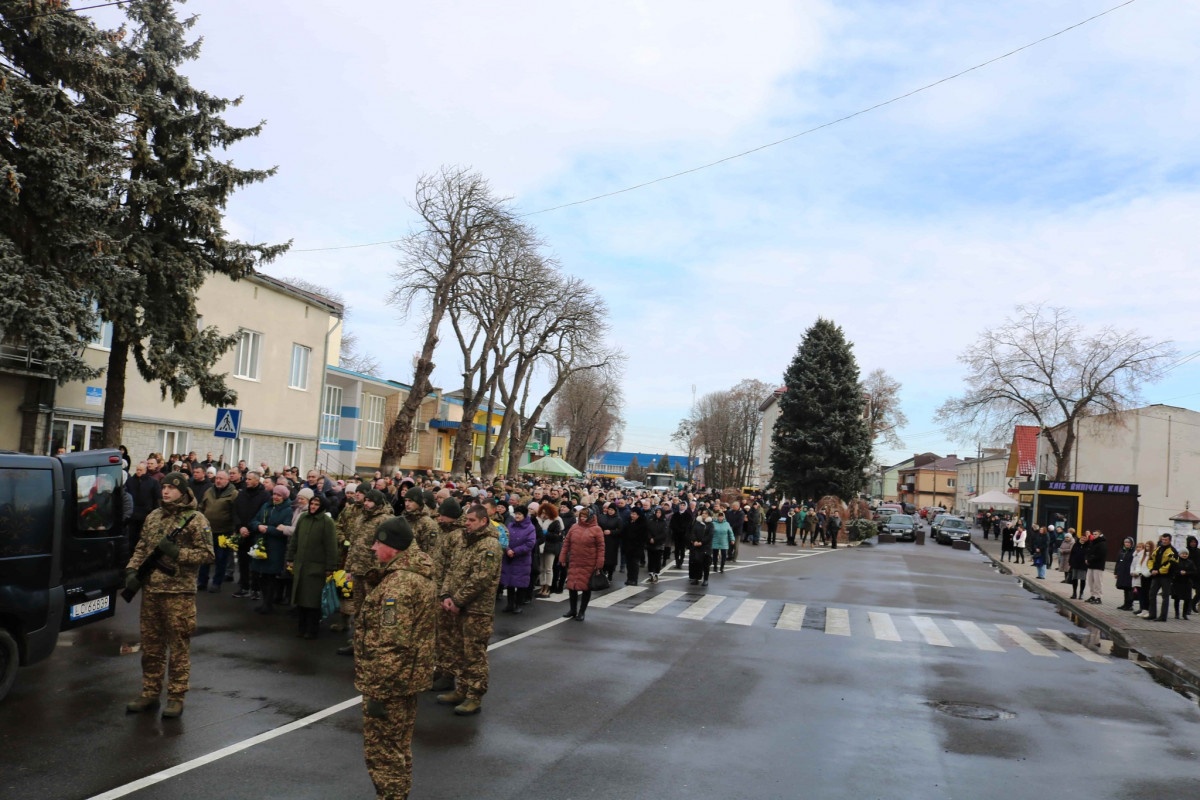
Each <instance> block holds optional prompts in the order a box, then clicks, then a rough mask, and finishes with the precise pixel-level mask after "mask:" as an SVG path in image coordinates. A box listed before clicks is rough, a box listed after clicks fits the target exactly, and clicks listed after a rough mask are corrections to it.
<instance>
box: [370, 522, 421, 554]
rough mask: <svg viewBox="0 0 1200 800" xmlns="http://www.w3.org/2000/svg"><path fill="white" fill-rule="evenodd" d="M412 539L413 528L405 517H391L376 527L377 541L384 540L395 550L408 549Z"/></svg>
mask: <svg viewBox="0 0 1200 800" xmlns="http://www.w3.org/2000/svg"><path fill="white" fill-rule="evenodd" d="M412 540H413V532H412V528H411V527H409V524H408V521H407V520H406V519H404V517H391V518H390V519H387V520H385V521H384V522H381V523H380V524H379V527H378V528H376V529H375V541H377V542H383V543H384V544H386V545H387V546H388V547H390V548H392V549H393V550H407V549H408V546H409V545H410V544H412Z"/></svg>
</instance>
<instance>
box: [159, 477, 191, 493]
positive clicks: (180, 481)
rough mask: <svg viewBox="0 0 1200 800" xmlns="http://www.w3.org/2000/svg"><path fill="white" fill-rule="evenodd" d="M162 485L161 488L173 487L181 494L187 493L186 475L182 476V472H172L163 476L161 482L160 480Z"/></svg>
mask: <svg viewBox="0 0 1200 800" xmlns="http://www.w3.org/2000/svg"><path fill="white" fill-rule="evenodd" d="M162 485H163V486H174V487H175V488H176V489H178V490H179V491H180V492H181V493H182V494H187V493H188V479H187V475H184V474H183V473H182V472H172V473H170V474H168V475H164V476H163V480H162Z"/></svg>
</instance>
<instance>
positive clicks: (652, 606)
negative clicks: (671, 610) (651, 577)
mask: <svg viewBox="0 0 1200 800" xmlns="http://www.w3.org/2000/svg"><path fill="white" fill-rule="evenodd" d="M681 597H683V592H679V591H676V590H675V589H666V590H664V591H662V592H659V593H658V594H656V595H654V597H651V598H650V599H649V600H646V601H645V602H643V603H639V604H638V605H636V606H634V607H633V608H631V609H630V611H636V612H638V613H639V614H654V613H657V612H659V611H662V610H663V609H664V608H666V607H667V606H669V605H670V604H671V603H673V602H675V601H676V600H678V599H679V598H681Z"/></svg>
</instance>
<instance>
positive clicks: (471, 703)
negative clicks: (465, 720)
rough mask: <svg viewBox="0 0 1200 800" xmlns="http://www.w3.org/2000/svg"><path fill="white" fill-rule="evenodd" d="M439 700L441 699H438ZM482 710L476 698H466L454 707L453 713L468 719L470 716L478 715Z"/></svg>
mask: <svg viewBox="0 0 1200 800" xmlns="http://www.w3.org/2000/svg"><path fill="white" fill-rule="evenodd" d="M438 699H439V700H440V699H441V698H438ZM481 710H482V703H480V701H479V698H478V697H468V698H466V699H465V700H463V701H462V703H460V704H459V705H457V706H455V707H454V713H455V714H457V715H458V716H460V717H469V716H471V715H472V714H478V713H479V712H480V711H481Z"/></svg>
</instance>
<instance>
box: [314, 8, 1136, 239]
mask: <svg viewBox="0 0 1200 800" xmlns="http://www.w3.org/2000/svg"><path fill="white" fill-rule="evenodd" d="M1136 2H1137V0H1125V2H1123V3H1120V4H1118V5H1115V6H1113V7H1112V8H1109V9H1107V10H1105V11H1101V12H1100V13H1098V14H1093V15H1092V16H1090V17H1088V18H1087V19H1084V20H1080V21H1079V22H1076V23H1075V24H1073V25H1068V26H1067V27H1065V28H1062V29H1060V30H1057V31H1055V32H1054V33H1051V34H1048V35H1046V36H1043V37H1042V38H1040V39H1036V40H1034V41H1032V42H1029V43H1028V44H1024V45H1021V46H1020V47H1018V48H1016V49H1014V50H1009V51H1008V52H1007V53H1004V54H1002V55H998V56H995V57H994V58H989V59H988V60H987V61H981V62H980V63H978V64H976V65H975V66H973V67H967V68H966V69H964V70H961V71H959V72H956V73H954V74H953V75H947V76H946V77H944V78H940V79H939V80H936V81H933V82H932V83H927V84H925V85H924V86H921V87H918V88H916V89H912V90H910V91H907V92H905V93H904V94H898V95H896V96H895V97H892V98H890V99H888V100H884V101H882V102H879V103H876V104H875V105H873V106H867V107H866V108H863V109H859V110H858V111H855V112H854V113H852V114H847V115H845V116H844V117H838V118H837V119H833V120H830V121H829V122H823V123H821V124H820V125H816V126H814V127H812V128H808V129H807V130H803V131H800V132H799V133H794V134H792V135H791V136H785V137H784V138H782V139H776V140H775V141H773V142H767V143H766V144H760V145H758V146H757V147H752V148H750V149H749V150H743V151H742V152H740V153H734V154H733V155H728V156H725V157H724V158H718V159H717V160H715V161H709V162H708V163H706V164H700V165H699V166H695V167H691V168H689V169H685V170H680V171H679V172H673V173H671V174H670V175H663V176H661V177H658V178H654V179H652V180H648V181H643V182H642V183H636V184H634V185H632V186H626V187H625V188H624V189H616V190H614V191H611V192H605V193H603V194H597V195H593V196H592V197H585V198H583V199H582V200H573V201H571V202H569V203H561V204H559V205H556V206H550V207H548V208H543V209H539V210H538V211H530V212H528V213H526V214H521V215H520V216H521V217H522V218H524V217H532V216H536V215H538V214H547V213H549V212H551V211H559V210H561V209H564V208H571V207H572V206H581V205H584V204H585V203H594V202H596V201H597V200H604V199H606V198H609V197H616V196H617V195H620V194H626V193H628V192H634V191H637V190H638V189H644V188H646V187H647V186H653V185H654V184H656V183H663V182H664V181H669V180H674V179H675V178H681V177H683V176H684V175H691V174H692V173H694V172H700V171H701V170H706V169H711V168H712V167H716V166H719V165H721V164H725V163H727V162H729V161H734V160H736V159H739V158H745V157H746V156H749V155H753V154H754V153H758V152H761V151H763V150H766V149H768V148H771V147H778V146H779V145H781V144H785V143H787V142H790V141H793V140H795V139H799V138H800V137H802V136H808V135H809V134H810V133H816V132H817V131H820V130H824V129H825V128H829V127H832V126H834V125H838V124H841V123H843V122H846V121H848V120H851V119H854V118H855V117H860V116H862V115H863V114H869V113H870V112H872V111H876V110H878V109H880V108H883V107H884V106H889V105H891V104H892V103H898V102H900V101H901V100H905V99H907V98H909V97H912V96H913V95H917V94H920V93H921V92H926V91H929V90H930V89H933V88H934V87H937V86H940V85H942V84H943V83H947V82H948V81H952V80H954V79H955V78H961V77H962V76H963V75H967V74H969V73H971V72H975V71H976V70H980V69H983V68H984V67H987V66H990V65H992V64H995V63H996V62H998V61H1003V60H1004V59H1006V58H1009V57H1010V56H1014V55H1016V54H1017V53H1020V52H1022V51H1023V50H1028V49H1029V48H1031V47H1036V46H1037V45H1039V44H1042V43H1044V42H1048V41H1050V40H1051V39H1054V38H1057V37H1059V36H1062V35H1063V34H1064V33H1069V32H1070V31H1073V30H1075V29H1076V28H1081V27H1083V26H1084V25H1087V24H1088V23H1090V22H1095V21H1096V20H1098V19H1100V18H1101V17H1105V16H1108V15H1109V14H1111V13H1113V12H1114V11H1119V10H1120V9H1122V8H1124V7H1125V6H1129V5H1133V4H1134V3H1136ZM400 241H403V240H402V239H387V240H384V241H379V242H368V243H366V244H344V245H337V246H333V247H307V248H302V249H296V250H292V251H291V252H293V253H317V252H323V251H328V250H350V249H354V248H359V247H377V246H379V245H384V244H396V243H397V242H400Z"/></svg>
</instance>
